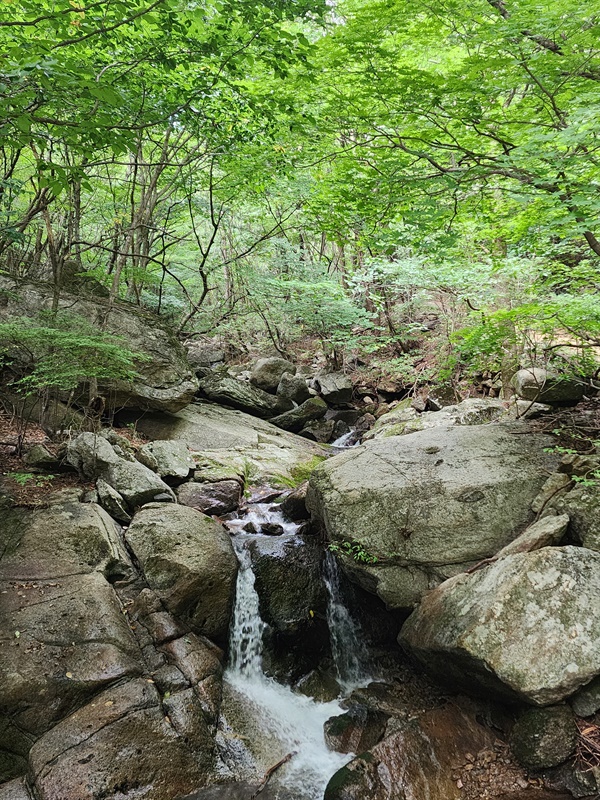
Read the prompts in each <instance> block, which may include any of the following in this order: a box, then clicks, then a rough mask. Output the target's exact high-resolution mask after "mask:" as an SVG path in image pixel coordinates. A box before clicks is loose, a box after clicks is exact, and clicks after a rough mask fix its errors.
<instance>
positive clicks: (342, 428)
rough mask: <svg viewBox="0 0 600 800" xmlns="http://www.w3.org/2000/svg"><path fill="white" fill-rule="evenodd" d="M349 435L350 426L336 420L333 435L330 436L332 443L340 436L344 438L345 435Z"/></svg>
mask: <svg viewBox="0 0 600 800" xmlns="http://www.w3.org/2000/svg"><path fill="white" fill-rule="evenodd" d="M348 433H350V426H349V425H347V424H346V423H345V422H344V421H343V420H341V419H338V420H337V422H336V423H335V424H334V426H333V433H332V434H331V440H332V442H335V441H336V440H337V439H339V438H340V436H346V434H348Z"/></svg>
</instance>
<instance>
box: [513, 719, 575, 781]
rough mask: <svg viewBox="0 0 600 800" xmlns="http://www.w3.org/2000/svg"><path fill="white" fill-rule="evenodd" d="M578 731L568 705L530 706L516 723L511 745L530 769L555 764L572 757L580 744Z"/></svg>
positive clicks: (523, 763)
mask: <svg viewBox="0 0 600 800" xmlns="http://www.w3.org/2000/svg"><path fill="white" fill-rule="evenodd" d="M577 738H578V730H577V725H576V724H575V718H574V717H573V712H572V711H571V709H570V708H569V706H567V705H559V706H549V707H548V708H531V709H529V710H528V711H525V713H524V714H522V715H521V716H520V717H519V719H518V720H517V723H516V725H515V726H514V728H513V730H512V732H511V737H510V746H511V749H512V751H513V753H514V754H515V756H516V758H517V760H518V761H519V763H520V764H522V765H523V766H524V767H527V768H528V769H544V768H547V767H556V766H558V765H559V764H562V763H563V762H564V761H566V760H567V759H568V758H570V757H571V756H572V755H573V753H574V752H575V748H576V746H577Z"/></svg>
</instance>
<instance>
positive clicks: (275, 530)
mask: <svg viewBox="0 0 600 800" xmlns="http://www.w3.org/2000/svg"><path fill="white" fill-rule="evenodd" d="M260 532H261V533H262V534H264V535H265V536H281V534H282V533H284V530H283V525H277V523H275V522H263V524H262V525H261V526H260Z"/></svg>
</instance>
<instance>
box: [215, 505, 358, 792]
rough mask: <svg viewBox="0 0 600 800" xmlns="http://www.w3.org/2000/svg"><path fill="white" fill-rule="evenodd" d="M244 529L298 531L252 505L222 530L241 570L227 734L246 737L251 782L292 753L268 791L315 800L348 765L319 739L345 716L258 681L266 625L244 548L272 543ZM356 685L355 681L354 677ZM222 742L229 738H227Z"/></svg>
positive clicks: (336, 707)
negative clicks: (230, 540)
mask: <svg viewBox="0 0 600 800" xmlns="http://www.w3.org/2000/svg"><path fill="white" fill-rule="evenodd" d="M248 522H251V523H253V525H254V526H255V528H257V529H260V525H261V524H263V523H264V522H269V523H273V524H278V525H281V526H282V527H283V529H284V533H283V535H282V536H281V537H277V539H284V538H285V539H288V540H289V539H290V538H291V537H295V536H296V533H297V530H298V527H299V526H298V525H295V524H294V523H289V522H286V521H285V520H284V518H283V517H282V516H281V514H279V513H278V512H273V511H271V510H270V509H269V507H268V506H266V505H264V504H255V506H254V508H253V510H252V511H251V512H250V513H249V514H248V515H246V516H245V517H244V519H243V520H234V521H232V522H230V523H228V525H229V528H230V530H232V532H236V531H237V532H236V533H235V535H234V536H233V544H234V548H235V550H236V553H237V556H238V560H239V564H240V567H239V572H238V579H237V588H236V602H235V609H234V614H233V621H232V628H231V635H230V664H229V667H228V669H227V671H226V673H225V686H224V691H225V700H224V705H225V715H226V716H227V722H228V724H229V725H230V726H231V727H234V728H236V729H238V730H239V728H240V727H241V728H243V729H244V732H243V734H242V737H241V738H242V739H243V740H244V741H246V742H248V747H247V749H246V748H245V747H243V749H244V750H246V755H247V754H248V752H252V754H253V756H254V758H255V760H256V762H258V763H256V764H255V769H254V773H255V774H254V777H255V778H257V777H258V778H260V777H261V774H260V773H261V771H262V772H263V773H264V772H265V771H266V770H267V769H268V768H269V767H270V766H273V765H274V764H275V763H277V762H278V761H279V760H280V759H282V758H284V757H285V756H287V755H288V754H290V753H293V755H292V757H291V758H290V760H289V762H288V763H286V764H285V765H284V766H283V767H282V768H281V769H279V770H277V773H276V774H275V775H274V776H273V780H272V781H271V784H270V785H273V784H276V785H279V786H281V787H284V789H285V797H286V798H291V799H292V800H320V798H322V797H323V792H324V789H325V786H326V785H327V782H328V780H329V778H330V777H331V775H333V773H334V772H336V771H337V770H338V769H339V768H340V767H341V766H343V765H344V764H345V763H347V761H348V760H349V759H350V756H349V755H347V754H340V753H336V752H333V751H331V750H329V749H328V747H327V745H326V743H325V738H324V734H323V726H324V723H325V722H326V721H327V719H329V717H332V716H335V715H337V714H341V713H343V709H342V708H341V706H340V704H339V703H338V702H336V701H333V702H329V703H318V702H315V701H314V700H312V699H311V698H309V697H305V696H304V695H302V694H297V693H295V692H293V691H292V690H291V688H290V687H289V686H284V685H282V684H280V683H278V682H277V681H275V680H274V679H273V678H270V677H268V676H267V675H266V674H265V673H264V671H263V668H262V651H263V643H262V640H263V633H264V631H265V628H266V625H265V623H264V622H263V621H262V619H261V618H260V613H259V598H258V595H257V593H256V589H255V587H254V573H253V571H252V563H251V558H250V551H249V549H248V548H249V545H250V543H251V542H258V543H259V546H260V542H261V540H262V541H263V542H265V543H267V541H268V544H269V546H272V543H273V537H272V536H262V535H260V534H248V533H244V532H243V528H244V526H245V525H247V524H248ZM334 606H335V607H336V608H338V611H337V612H335V613H333V614H332V621H334V620H335V619H336V613H337V615H338V617H339V618H341V612H340V611H339V605H338V604H334ZM339 647H341V644H340V645H339ZM342 661H343V659H342ZM344 669H345V667H343V668H342V670H344ZM348 669H350V668H348ZM340 674H341V673H340ZM355 678H356V679H358V672H357V673H356V675H355ZM349 682H350V681H349ZM228 709H229V710H228ZM233 716H235V717H236V720H235V723H234V722H233V720H232V717H233ZM226 725H227V723H226ZM244 734H245V735H244ZM226 735H228V736H231V734H230V733H228V734H226ZM246 766H247V764H246ZM232 772H235V769H233V770H232ZM238 775H239V770H238ZM243 777H245V778H248V777H250V776H249V775H248V774H245V775H243Z"/></svg>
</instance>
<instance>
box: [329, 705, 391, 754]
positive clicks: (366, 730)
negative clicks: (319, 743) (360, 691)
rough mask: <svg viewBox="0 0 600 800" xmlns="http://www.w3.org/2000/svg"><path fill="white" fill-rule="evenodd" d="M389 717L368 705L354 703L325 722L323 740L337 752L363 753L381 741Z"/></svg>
mask: <svg viewBox="0 0 600 800" xmlns="http://www.w3.org/2000/svg"><path fill="white" fill-rule="evenodd" d="M388 719H389V717H388V716H387V715H386V714H383V713H382V712H381V711H376V710H375V709H373V708H369V706H363V705H354V706H352V707H351V708H350V709H349V710H348V711H346V713H345V714H340V715H339V716H337V717H330V719H328V720H327V722H326V723H325V741H326V742H327V746H328V747H329V748H330V749H331V750H336V751H337V752H338V753H364V752H365V750H370V749H371V748H372V747H375V745H376V744H377V743H378V742H379V741H381V739H382V738H383V735H384V733H385V728H386V725H387V722H388Z"/></svg>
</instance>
